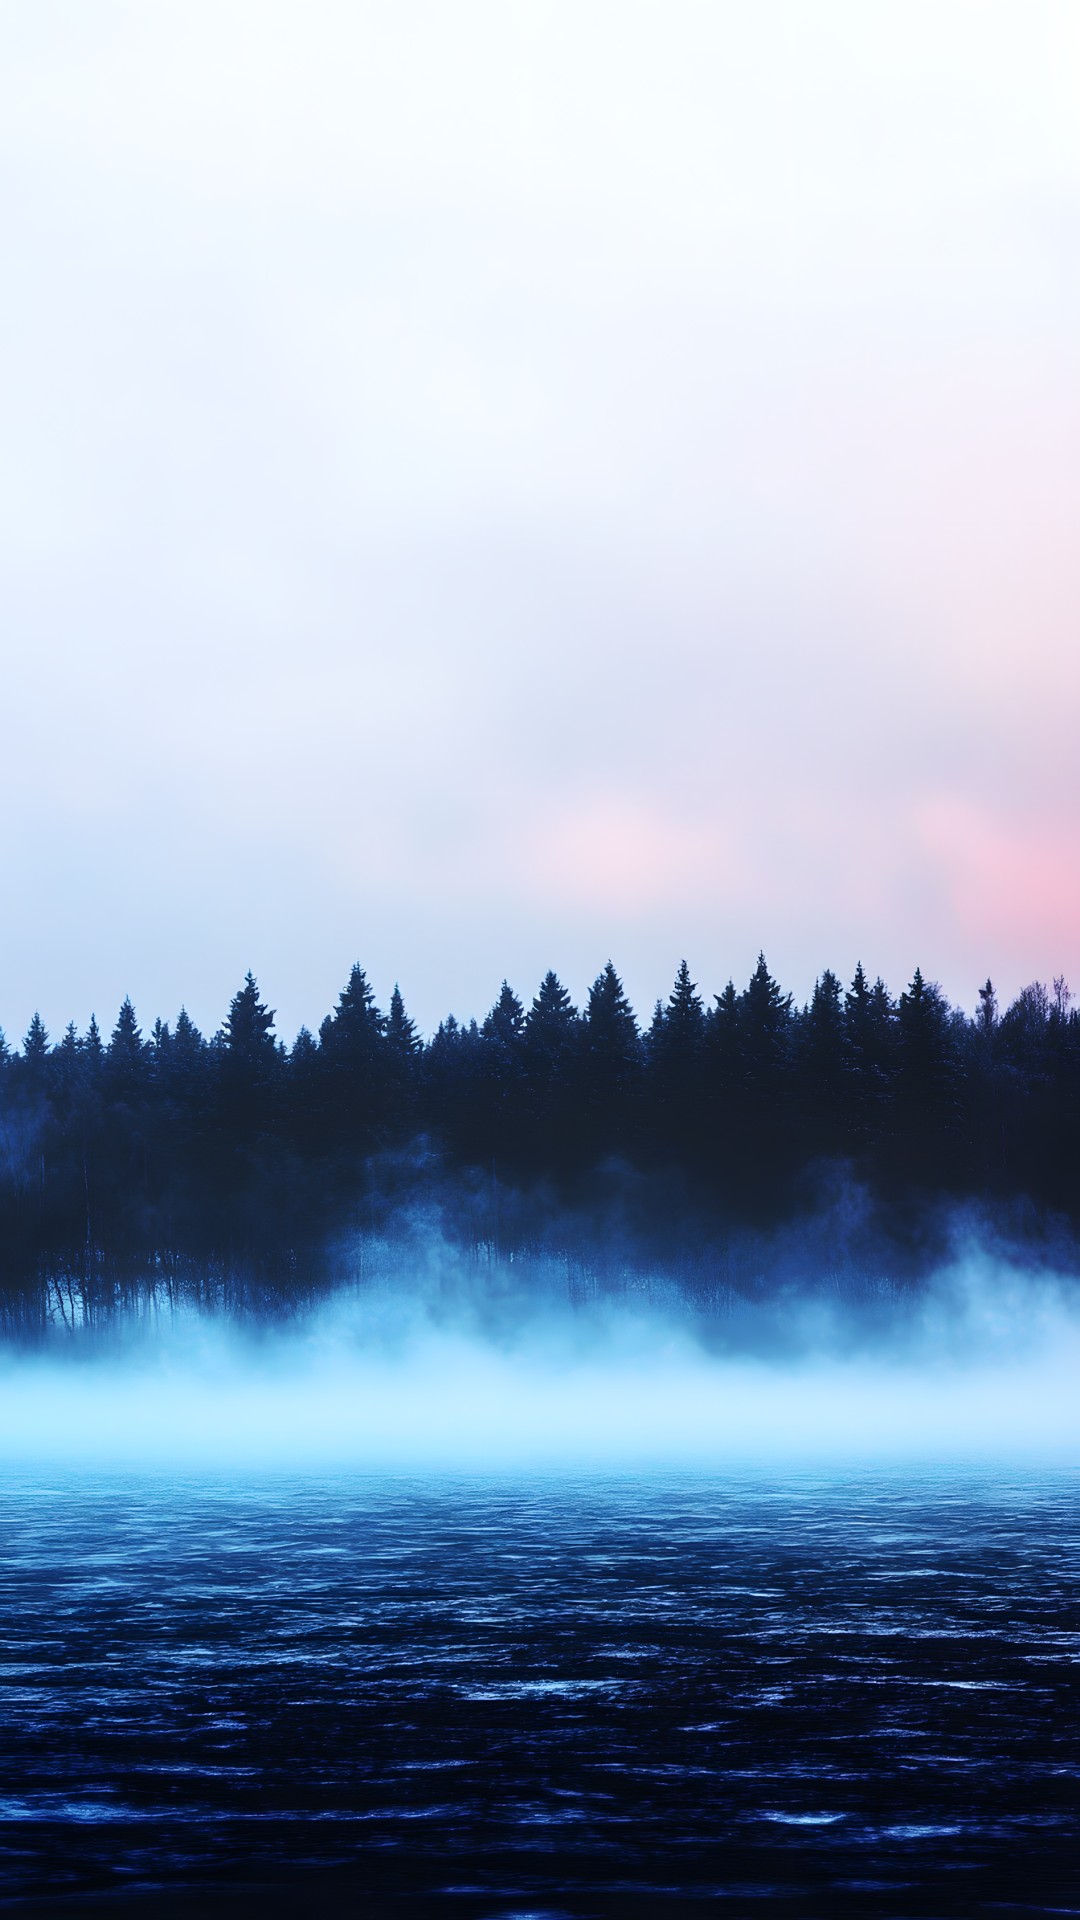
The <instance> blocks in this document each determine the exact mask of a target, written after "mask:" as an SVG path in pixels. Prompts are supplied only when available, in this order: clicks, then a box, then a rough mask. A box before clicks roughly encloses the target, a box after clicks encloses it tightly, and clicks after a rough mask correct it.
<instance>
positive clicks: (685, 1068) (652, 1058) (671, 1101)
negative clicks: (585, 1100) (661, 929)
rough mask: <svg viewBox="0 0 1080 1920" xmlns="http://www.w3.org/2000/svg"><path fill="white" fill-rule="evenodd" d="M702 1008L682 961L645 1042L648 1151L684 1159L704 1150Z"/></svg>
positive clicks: (703, 1013)
mask: <svg viewBox="0 0 1080 1920" xmlns="http://www.w3.org/2000/svg"><path fill="white" fill-rule="evenodd" d="M705 1037H706V1020H705V1008H704V1006H703V1004H702V1001H701V996H700V995H699V993H698V990H697V986H696V984H695V983H694V981H693V980H692V979H691V978H690V969H689V967H688V966H687V964H686V961H685V960H682V961H680V963H679V967H678V971H677V972H676V975H675V984H674V986H673V987H672V989H671V993H670V995H669V997H668V1002H667V1005H666V1006H664V1005H662V1004H661V1003H660V1002H659V1001H657V1004H656V1011H655V1013H654V1014H653V1021H652V1026H651V1028H650V1031H649V1041H648V1050H647V1051H648V1080H647V1094H646V1099H647V1102H648V1110H649V1118H650V1127H649V1131H650V1136H651V1144H652V1149H653V1152H654V1153H658V1154H659V1155H660V1157H661V1158H664V1159H667V1158H669V1157H671V1156H674V1157H675V1158H676V1159H677V1160H679V1161H682V1162H684V1163H685V1162H686V1161H687V1160H689V1159H691V1158H694V1159H696V1158H699V1157H700V1155H701V1153H702V1151H703V1150H704V1135H705V1132H706V1128H707V1121H706V1116H705V1112H704V1105H703V1103H704V1095H705V1073H704V1068H705Z"/></svg>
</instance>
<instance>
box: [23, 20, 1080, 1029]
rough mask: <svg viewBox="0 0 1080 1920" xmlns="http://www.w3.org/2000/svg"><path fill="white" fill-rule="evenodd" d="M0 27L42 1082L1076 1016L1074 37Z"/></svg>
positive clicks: (1079, 189) (841, 23)
mask: <svg viewBox="0 0 1080 1920" xmlns="http://www.w3.org/2000/svg"><path fill="white" fill-rule="evenodd" d="M0 33H2V36H3V49H4V58H3V60H2V62H0V170H2V171H0V179H2V187H0V191H2V194H3V212H4V222H5V236H6V237H5V261H6V268H5V282H6V294H5V301H4V304H3V311H2V313H0V329H2V334H3V354H2V356H0V368H2V378H3V380H4V383H5V393H4V397H3V406H4V422H5V426H4V433H3V436H2V438H0V590H2V594H3V607H4V621H3V634H4V638H3V642H2V645H3V650H4V659H3V667H4V675H3V685H4V752H3V755H2V756H0V797H2V802H3V818H4V821H5V823H6V828H7V831H6V833H5V835H4V884H3V892H2V896H0V898H2V900H3V927H2V935H3V938H2V948H0V951H2V955H3V961H2V966H0V1023H2V1024H3V1025H4V1026H5V1027H6V1028H7V1030H8V1031H9V1033H10V1034H12V1035H17V1034H18V1033H20V1032H21V1031H22V1030H23V1028H24V1027H25V1025H26V1023H27V1021H28V1019H29V1016H30V1013H31V1012H32V1010H33V1008H34V1007H35V1006H36V1005H38V1004H40V1006H41V1009H42V1012H43V1014H44V1015H45V1018H46V1021H47V1023H48V1024H49V1025H50V1026H51V1027H54V1028H55V1027H56V1026H57V1025H58V1024H59V1023H60V1022H62V1021H64V1020H66V1019H67V1018H68V1017H69V1016H71V1015H73V1016H74V1017H75V1018H76V1019H77V1020H78V1021H79V1022H80V1024H82V1023H84V1022H85V1020H86V1019H87V1018H88V1016H89V1014H90V1011H91V1009H92V1008H93V1009H96V1010H97V1012H98V1014H99V1017H101V1018H102V1019H103V1020H111V1018H112V1017H113V1015H114V1012H115V1008H116V1006H117V1004H118V1002H119V1000H120V998H121V996H122V995H123V993H124V992H130V993H131V994H132V996H133V998H134V999H135V1001H136V1004H137V1006H138V1008H139V1011H140V1013H142V1014H143V1015H144V1016H145V1017H147V1018H149V1017H152V1015H153V1014H154V1013H155V1012H158V1011H160V1012H162V1013H166V1014H168V1013H172V1012H174V1011H175V1009H176V1007H177V1006H178V1005H179V1003H180V1001H181V1000H186V1001H187V1003H188V1005H189V1006H190V1007H191V1009H192V1011H193V1013H194V1014H195V1016H196V1018H198V1019H199V1020H200V1021H202V1022H203V1023H204V1024H206V1025H208V1026H212V1025H214V1024H215V1023H216V1022H217V1020H218V1019H219V1018H220V1016H221V1013H222V1011H223V1008H224V1005H225V1002H226V1000H227V998H228V996H229V994H230V993H231V992H232V991H233V989H234V988H235V986H236V984H237V983H238V980H239V978H240V976H241V974H242V973H243V971H244V970H245V968H247V967H248V966H252V967H254V968H255V970H256V972H257V973H258V975H259V977H260V980H261V982H262V984H263V986H264V988H265V990H266V993H267V996H268V998H269V999H270V1001H271V1002H272V1004H274V1005H275V1006H276V1007H277V1008H278V1009H279V1011H280V1017H281V1025H282V1028H283V1029H284V1030H285V1031H286V1032H288V1031H290V1030H293V1029H295V1027H296V1026H297V1025H298V1024H299V1023H300V1021H302V1020H306V1021H308V1022H309V1023H314V1022H316V1021H317V1020H318V1019H319V1017H320V1016H321V1014H322V1012H323V1011H325V1009H326V1007H327V1006H328V1005H329V1003H330V1001H331V1000H332V999H333V997H334V995H335V994H336V992H337V990H338V988H339V987H340V985H341V982H342V981H343V979H344V977H345V974H346V973H347V970H348V967H349V964H350V963H351V961H352V960H353V959H354V958H359V959H360V960H361V961H362V962H363V963H364V964H365V965H366V966H367V968H368V970H369V972H370V973H371V975H372V977H373V979H374V982H375V984H376V987H377V990H378V991H379V993H380V995H381V996H382V997H383V998H384V999H385V997H386V996H387V995H388V993H389V989H390V986H391V984H392V983H393V981H394V980H395V979H399V980H400V981H401V985H402V988H403V990H404V992H405V995H406V999H407V1001H408V1002H409V1004H410V1005H411V1006H412V1008H413V1010H414V1011H415V1012H416V1014H417V1015H418V1017H419V1018H420V1020H421V1022H422V1024H423V1025H425V1026H427V1027H430V1026H431V1025H433V1024H434V1022H435V1021H437V1019H438V1018H439V1017H440V1016H441V1015H442V1014H443V1013H445V1012H446V1011H448V1010H449V1009H450V1008H451V1007H453V1008H454V1009H455V1010H456V1011H457V1012H458V1013H459V1014H462V1015H466V1016H467V1015H469V1014H472V1013H477V1014H482V1012H483V1011H484V1009H485V1007H486V1006H487V1005H488V1004H489V1003H490V1001H491V1000H492V999H493V997H494V994H495V992H496V990H497V988H498V984H499V981H500V980H501V979H502V977H503V976H504V975H506V976H508V977H509V978H510V979H511V980H512V981H513V982H514V983H515V984H516V985H517V986H518V988H519V990H520V991H521V992H522V993H525V994H530V993H531V992H532V991H533V990H534V988H535V984H536V982H537V980H538V978H539V976H540V974H541V973H542V972H543V971H544V970H545V969H546V968H547V967H548V966H554V967H556V968H557V969H558V970H559V971H560V972H561V973H562V974H563V975H564V976H565V978H566V979H567V981H568V984H569V985H570V986H571V988H572V990H573V992H574V994H575V996H576V997H578V998H580V997H581V996H582V995H583V993H584V991H585V989H586V987H587V984H588V981H589V979H590V978H591V977H592V976H593V974H595V972H596V971H597V970H598V968H599V967H600V966H601V965H602V963H603V962H604V960H605V959H606V958H607V957H608V955H609V954H610V955H611V956H612V957H613V958H614V959H615V961H616V963H617V964H618V965H619V966H620V968H621V969H622V970H623V972H624V973H625V976H626V979H627V984H628V987H629V990H630V992H631V995H632V997H633V998H634V1000H635V1002H636V1003H637V1005H638V1006H639V1009H641V1010H643V1011H646V1012H647V1010H648V1008H649V1007H650V1005H651V1003H652V1001H653V1000H654V999H655V997H656V996H657V995H658V994H661V993H664V992H666V991H667V988H668V986H669V984H670V980H671V976H672V974H673V972H674V969H675V966H676V964H677V962H678V960H679V958H680V957H681V956H682V955H683V954H684V953H685V954H686V956H687V957H688V959H689V960H690V964H691V968H692V970H693V972H694V975H695V978H697V979H699V980H700V981H701V983H702V985H703V987H705V988H706V989H707V991H709V992H712V991H716V990H718V989H719V988H721V987H722V986H723V984H724V981H725V980H726V978H727V977H728V975H729V974H733V975H734V976H735V978H736V980H737V981H739V980H741V979H745V977H746V976H747V974H748V973H749V970H750V968H751V966H752V964H753V961H754V958H755V956H756V954H757V951H758V949H759V947H762V946H764V948H765V950H766V953H767V955H768V957H769V959H770V962H771V964H772V966H773V968H774V970H775V971H776V972H777V973H778V974H779V975H780V976H781V977H782V978H783V980H784V981H785V983H786V984H788V985H790V986H792V987H793V988H794V989H795V991H796V993H797V994H798V995H799V996H800V997H801V996H803V995H805V994H806V993H808V991H809V989H810V986H811V985H812V982H813V978H814V976H815V974H816V973H817V972H818V971H819V970H820V969H821V968H822V967H824V966H832V967H834V968H836V969H837V970H838V971H840V972H841V973H843V974H845V975H849V974H850V972H851V970H852V969H853V967H854V965H855V962H856V960H857V959H859V958H862V959H863V961H864V962H865V963H866V965H867V966H868V967H869V968H870V969H871V971H872V972H876V971H878V970H880V971H881V972H883V973H884V975H885V977H886V978H887V979H888V980H889V982H890V984H891V985H892V986H893V987H894V988H899V987H900V986H901V985H902V984H903V983H904V982H905V981H906V979H907V978H909V977H910V974H911V972H912V970H913V969H914V967H915V965H916V964H921V965H922V966H923V968H924V969H925V971H926V972H928V973H929V974H930V975H932V976H934V977H937V978H939V979H940V980H941V982H942V984H943V985H944V987H945V989H946V991H947V992H949V993H950V994H951V995H952V996H953V997H955V998H957V999H959V1000H960V1001H961V1002H962V1003H963V1004H966V1005H971V1004H972V1003H973V1000H974V996H975V992H976V989H977V986H978V985H979V983H980V982H981V981H982V980H983V979H984V978H985V976H986V974H987V973H988V972H989V973H992V974H993V975H994V977H995V979H996V980H997V981H998V983H999V986H1000V989H1001V992H1002V994H1003V995H1004V996H1008V995H1009V994H1011V993H1013V992H1015V991H1016V990H1018V989H1019V988H1020V987H1021V986H1022V985H1023V984H1024V983H1025V982H1026V981H1027V980H1029V979H1031V978H1032V977H1043V978H1049V977H1051V976H1052V975H1053V974H1056V973H1065V974H1066V975H1067V976H1069V977H1071V978H1072V980H1073V983H1074V985H1076V986H1078V987H1080V904H1078V902H1080V889H1078V884H1077V882H1078V852H1080V755H1078V753H1077V749H1076V741H1077V737H1078V723H1080V618H1078V616H1080V540H1078V539H1077V526H1078V524H1080V345H1078V343H1080V12H1078V10H1077V8H1076V7H1075V5H1074V4H1073V0H1013V3H1010V4H1002V3H1001V0H986V3H985V4H980V5H976V4H973V3H971V0H904V3H903V4H901V0H896V4H891V0H884V3H883V4H881V5H874V6H867V5H866V4H865V0H819V4H816V5H814V6H813V7H808V6H805V5H802V4H801V3H800V4H796V3H795V0H791V3H790V4H789V3H788V0H761V4H760V5H759V4H755V5H753V6H749V5H746V4H745V0H671V4H668V5H664V6H660V5H654V4H652V3H651V0H648V3H646V0H582V3H581V4H577V3H576V0H575V4H570V0H566V3H565V4H561V3H557V4H547V3H546V0H460V3H459V4H456V5H454V6H453V7H447V6H445V5H442V4H441V3H439V4H436V0H403V4H401V5H395V6H392V7H386V6H381V5H368V4H366V3H365V0H348V3H347V4H346V0H340V3H339V0H308V3H307V4H304V5H302V6H301V5H299V4H291V3H290V4H275V3H274V0H259V3H258V4H256V0H212V3H211V0H159V3H158V4H155V5H154V6H153V7H149V8H144V7H139V6H133V5H129V4H124V3H122V0H116V3H115V4H112V3H110V0H41V3H40V4H39V5H35V6H33V7H20V6H12V7H8V8H4V9H2V10H0Z"/></svg>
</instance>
